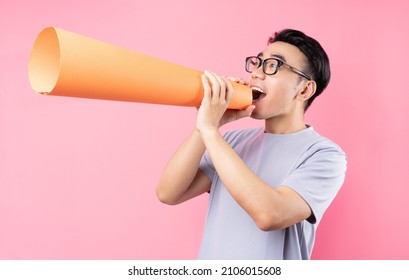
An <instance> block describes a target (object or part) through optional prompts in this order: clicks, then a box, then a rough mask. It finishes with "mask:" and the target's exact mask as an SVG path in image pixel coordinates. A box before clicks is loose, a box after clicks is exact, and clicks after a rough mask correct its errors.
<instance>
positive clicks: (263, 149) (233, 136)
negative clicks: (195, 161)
mask: <svg viewBox="0 0 409 280" xmlns="http://www.w3.org/2000/svg"><path fill="white" fill-rule="evenodd" d="M224 138H225V139H226V141H227V142H228V143H229V144H230V146H231V147H232V148H233V149H234V150H235V151H236V153H237V154H238V155H239V156H240V157H241V159H242V160H243V161H244V162H245V163H246V164H247V166H248V167H249V168H250V169H251V170H253V172H255V173H256V174H257V175H258V176H259V177H260V178H261V179H262V180H263V181H265V182H266V183H268V184H269V185H270V186H271V187H272V188H274V187H277V186H280V185H285V186H288V187H290V188H292V189H293V190H295V191H296V192H298V193H299V194H300V195H301V196H302V197H303V198H304V200H305V201H306V202H307V203H308V204H309V206H310V207H311V209H312V212H313V215H312V216H311V217H310V218H309V219H308V220H304V221H302V222H300V223H298V224H295V225H293V226H290V227H288V228H285V229H282V230H274V231H262V230H260V229H259V228H258V227H257V225H256V224H255V222H254V221H253V220H252V218H251V217H250V216H249V215H248V214H247V213H246V212H245V211H244V210H243V209H242V208H241V207H240V205H239V204H238V203H237V202H236V201H235V200H234V199H233V198H232V196H231V195H230V194H229V192H228V191H227V190H226V188H225V187H224V185H223V183H222V181H221V180H220V178H219V176H218V174H217V172H216V171H215V169H214V166H213V164H212V162H211V159H210V157H209V155H208V153H207V152H206V153H205V154H204V156H203V158H202V161H201V163H200V169H201V170H202V171H203V172H204V173H205V174H206V176H208V177H209V178H210V179H211V181H212V186H211V191H210V198H209V206H208V212H207V218H206V223H205V228H204V233H203V239H202V243H201V247H200V251H199V256H198V258H199V259H216V260H217V259H279V260H280V259H309V258H310V256H311V253H312V248H313V245H314V240H315V231H316V228H317V226H318V224H319V222H320V220H321V218H322V216H323V214H324V212H325V210H326V209H327V208H328V206H329V205H330V203H331V202H332V200H333V199H334V197H335V195H336V194H337V192H338V191H339V189H340V187H341V186H342V184H343V182H344V179H345V172H346V156H345V154H344V152H343V151H342V150H341V149H340V148H339V147H338V146H337V145H336V144H335V143H333V142H332V141H330V140H328V139H327V138H324V137H322V136H320V135H319V134H318V133H316V132H315V131H314V130H313V128H312V127H308V128H306V129H304V130H301V131H298V132H295V133H291V134H270V133H264V129H263V128H252V129H246V130H241V131H232V132H228V133H226V134H225V136H224ZM233 176H234V175H233Z"/></svg>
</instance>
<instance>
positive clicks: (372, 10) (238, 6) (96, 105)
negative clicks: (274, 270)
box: [0, 0, 409, 259]
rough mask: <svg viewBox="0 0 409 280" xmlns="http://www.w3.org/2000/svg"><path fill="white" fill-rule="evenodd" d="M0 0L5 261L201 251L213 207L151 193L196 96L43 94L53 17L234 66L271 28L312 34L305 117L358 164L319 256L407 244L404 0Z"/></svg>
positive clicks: (384, 250)
mask: <svg viewBox="0 0 409 280" xmlns="http://www.w3.org/2000/svg"><path fill="white" fill-rule="evenodd" d="M0 1H1V2H0V13H1V16H0V34H1V37H0V71H1V72H0V258H1V259H194V258H196V253H197V250H198V247H199V243H200V239H201V231H202V228H203V224H204V219H205V212H206V204H207V199H206V196H203V197H200V198H198V199H195V200H192V201H189V202H187V203H185V204H183V205H180V206H175V207H170V206H166V205H162V204H160V203H159V202H158V201H157V199H156V196H155V185H156V183H157V182H158V179H159V176H160V174H161V171H162V169H163V167H164V165H165V164H166V162H167V160H168V158H169V157H170V155H171V154H172V152H173V151H174V150H175V148H176V147H177V146H178V145H179V143H180V142H181V141H182V140H183V139H184V137H185V135H186V134H187V133H188V132H189V131H190V130H191V128H192V127H193V125H194V120H195V112H196V110H195V109H194V108H183V107H173V106H163V105H148V104H138V103H126V102H114V101H99V100H87V99H76V98H67V97H52V96H49V97H46V96H40V95H38V94H36V93H34V92H33V91H32V89H31V88H30V85H29V83H28V77H27V63H28V58H29V54H30V51H31V47H32V44H33V42H34V39H35V37H36V36H37V34H38V33H39V32H40V31H41V30H42V29H43V28H44V27H46V26H57V27H60V28H63V29H66V30H70V31H73V32H77V33H80V34H83V35H87V36H90V37H93V38H96V39H99V40H103V41H107V42H110V43H113V44H116V45H119V46H123V47H126V48H129V49H133V50H135V51H138V52H143V53H146V54H150V55H153V56H156V57H158V58H162V59H165V60H169V61H173V62H176V63H179V64H182V65H185V66H189V67H193V68H196V69H200V70H204V69H210V70H212V71H215V72H218V73H221V74H225V75H230V76H240V77H247V75H246V73H245V71H244V69H243V66H244V65H243V60H244V57H245V56H247V55H254V54H257V53H258V52H259V51H260V50H262V49H263V48H264V47H265V44H266V42H267V37H268V36H269V35H270V34H271V33H272V32H273V31H277V30H280V29H283V28H287V27H289V28H297V29H301V30H303V31H305V32H306V33H308V34H310V35H312V36H313V37H315V38H317V39H318V40H319V41H320V42H321V43H322V45H323V46H324V47H325V48H326V49H327V51H328V54H329V56H330V59H331V63H332V73H333V78H332V81H331V83H330V85H329V87H328V89H327V90H326V92H324V94H323V95H322V96H321V97H319V98H318V99H317V100H316V101H315V103H314V104H313V106H312V107H311V109H310V111H309V112H308V113H307V116H306V120H307V122H309V123H311V124H313V125H314V127H315V129H316V130H317V131H318V132H320V133H322V134H324V135H326V136H328V137H329V138H331V139H333V140H334V141H336V142H337V143H339V145H340V146H341V147H342V148H343V149H344V150H345V151H346V153H347V154H348V160H349V170H348V175H347V179H346V182H345V184H344V187H343V188H342V190H341V191H340V193H339V195H338V196H337V198H336V200H335V201H334V203H333V204H332V206H331V207H330V209H329V210H328V212H327V214H326V215H325V216H324V220H323V221H322V223H321V226H320V228H319V230H318V237H317V242H316V247H315V250H314V253H313V258H314V259H408V258H409V242H408V236H409V222H408V218H407V214H408V212H409V202H408V200H409V172H408V164H407V157H408V143H409V132H408V124H407V123H408V122H407V120H408V119H409V110H408V109H409V108H408V103H409V93H408V90H407V86H406V82H407V81H408V69H409V68H408V67H409V66H408V63H409V55H408V53H409V51H408V50H409V29H408V26H409V20H408V16H407V11H408V10H409V8H408V5H407V2H406V1H403V0H402V1H386V0H380V1H352V0H350V1H327V0H320V1H301V0H300V1H261V0H252V1H224V2H223V1H192V0H185V1H165V0H164V1H154V0H149V1H131V0H128V1H124V0H116V1H95V0H94V1H84V0H71V1H55V0H39V1H5V0H0ZM363 3H365V4H363ZM101 82H103V81H101ZM260 125H263V123H262V122H255V121H253V120H242V121H239V122H238V123H236V124H234V125H230V126H229V127H226V129H227V128H238V127H246V126H260Z"/></svg>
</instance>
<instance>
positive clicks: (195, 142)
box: [156, 78, 254, 205]
mask: <svg viewBox="0 0 409 280" xmlns="http://www.w3.org/2000/svg"><path fill="white" fill-rule="evenodd" d="M203 82H207V80H206V78H203ZM238 82H240V83H243V81H238ZM253 109H254V106H249V108H247V109H246V110H241V111H238V110H225V111H224V112H223V116H220V121H219V122H218V124H217V125H218V127H220V126H221V125H223V124H226V123H228V122H231V121H234V120H238V119H241V118H244V117H248V116H250V114H251V111H252V110H253ZM205 150H206V147H205V145H204V143H203V140H202V137H201V135H200V133H199V131H198V130H197V129H196V128H195V129H193V131H192V132H191V134H190V135H189V136H188V137H187V139H186V140H185V141H184V143H183V144H182V145H181V146H180V147H179V148H178V149H177V150H176V152H175V153H174V154H173V156H172V157H171V159H170V161H169V162H168V164H167V166H166V167H165V170H164V171H163V174H162V176H161V178H160V181H159V184H158V186H157V188H156V194H157V196H158V198H159V200H160V201H162V202H163V203H166V204H170V205H174V204H179V203H182V202H184V201H186V200H188V199H191V198H193V197H195V196H198V195H200V194H203V193H205V192H208V191H209V190H210V186H211V181H210V179H209V178H208V177H207V176H206V175H205V174H204V173H203V172H202V171H201V170H200V169H199V164H200V160H201V158H202V156H203V154H204V152H205Z"/></svg>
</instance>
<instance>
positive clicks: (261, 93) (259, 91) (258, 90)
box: [251, 87, 266, 100]
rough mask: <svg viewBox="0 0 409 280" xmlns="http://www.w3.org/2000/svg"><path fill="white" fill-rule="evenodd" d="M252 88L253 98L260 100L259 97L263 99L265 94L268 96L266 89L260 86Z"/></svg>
mask: <svg viewBox="0 0 409 280" xmlns="http://www.w3.org/2000/svg"><path fill="white" fill-rule="evenodd" d="M251 89H252V92H253V100H258V99H261V98H263V97H264V96H266V94H265V93H264V91H263V90H262V89H261V88H259V87H252V88H251Z"/></svg>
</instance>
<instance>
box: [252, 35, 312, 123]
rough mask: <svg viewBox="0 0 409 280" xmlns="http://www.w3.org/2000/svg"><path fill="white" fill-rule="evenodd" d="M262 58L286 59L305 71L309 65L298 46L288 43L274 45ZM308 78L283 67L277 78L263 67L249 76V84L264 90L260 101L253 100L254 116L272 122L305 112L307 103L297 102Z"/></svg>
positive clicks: (267, 49) (271, 45)
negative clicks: (271, 119)
mask: <svg viewBox="0 0 409 280" xmlns="http://www.w3.org/2000/svg"><path fill="white" fill-rule="evenodd" d="M259 57H260V58H262V59H267V58H269V57H275V58H279V59H281V60H283V61H284V62H285V63H287V64H289V65H291V66H292V67H294V68H297V69H298V70H301V71H303V70H304V69H305V66H306V61H307V59H306V57H305V55H304V54H303V53H302V52H301V51H300V50H299V49H298V48H297V47H295V46H293V45H290V44H288V43H284V42H274V43H272V44H270V45H268V46H267V48H265V49H264V50H263V52H261V53H260V54H259ZM306 82H307V80H306V79H304V78H302V77H300V76H299V75H298V74H296V73H294V72H293V71H291V70H290V68H288V67H287V66H286V65H282V66H281V67H280V68H279V70H278V72H277V73H276V74H274V75H266V74H265V73H264V72H263V67H259V68H257V69H255V70H254V71H253V72H252V73H251V74H250V77H249V84H250V86H252V87H257V88H259V89H261V90H262V92H263V93H262V94H261V95H260V97H259V98H257V99H255V100H253V104H254V105H256V108H255V109H254V111H253V114H252V117H253V118H255V119H269V118H274V117H286V116H289V117H291V115H292V114H294V112H296V111H297V110H300V109H301V110H304V109H303V108H304V107H303V106H304V102H303V101H300V100H298V99H297V95H298V93H299V92H300V91H302V89H303V87H304V86H305V83H306Z"/></svg>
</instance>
